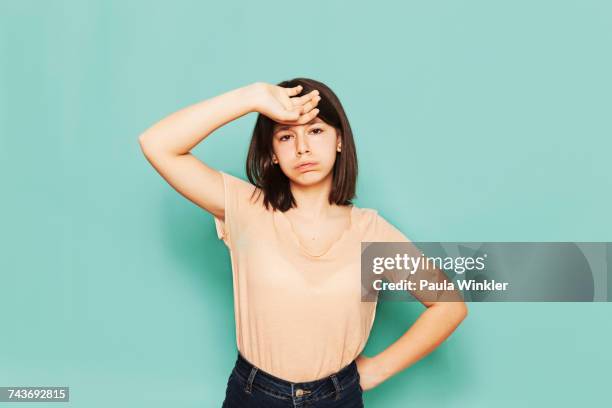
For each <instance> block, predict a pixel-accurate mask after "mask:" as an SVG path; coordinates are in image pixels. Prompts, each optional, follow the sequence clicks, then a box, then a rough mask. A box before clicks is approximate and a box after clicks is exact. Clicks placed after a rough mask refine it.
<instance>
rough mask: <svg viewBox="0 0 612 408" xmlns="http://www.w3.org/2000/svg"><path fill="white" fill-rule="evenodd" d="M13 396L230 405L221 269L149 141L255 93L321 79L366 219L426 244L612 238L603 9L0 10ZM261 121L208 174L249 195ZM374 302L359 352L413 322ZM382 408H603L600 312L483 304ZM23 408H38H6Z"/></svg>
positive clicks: (227, 293)
mask: <svg viewBox="0 0 612 408" xmlns="http://www.w3.org/2000/svg"><path fill="white" fill-rule="evenodd" d="M0 11H1V13H0V15H1V17H0V27H1V32H0V33H1V36H0V45H1V50H2V54H1V55H2V61H1V63H0V69H1V76H0V81H1V91H0V104H1V105H0V115H1V116H0V132H1V135H0V177H1V181H2V201H1V204H0V205H1V209H2V211H1V212H0V214H1V217H2V218H1V229H0V244H1V246H0V248H2V256H1V257H0V271H1V282H0V318H1V321H2V329H1V331H0V386H12V385H20V386H25V385H30V386H35V385H39V386H40V385H57V386H60V385H68V386H70V390H71V401H70V403H69V404H66V405H68V406H74V407H87V408H97V407H105V408H106V407H108V406H113V407H118V408H123V407H126V408H127V407H139V406H146V407H149V408H154V407H169V406H172V407H217V406H220V405H221V401H222V400H223V396H224V392H225V385H226V382H227V377H228V375H229V372H230V370H231V368H232V366H233V363H234V360H235V337H234V320H233V298H232V288H231V285H232V282H231V270H230V264H229V255H228V253H227V251H226V249H225V246H224V245H223V243H222V242H221V241H219V240H218V239H217V238H216V235H215V231H214V224H213V219H212V217H211V216H210V215H209V214H208V213H206V212H204V211H203V210H201V209H199V208H198V207H196V206H195V205H193V204H192V203H191V202H189V201H187V200H186V199H184V198H183V197H181V196H180V195H179V194H177V193H176V192H175V191H174V190H173V189H172V188H171V187H170V186H169V185H168V184H166V183H165V181H164V180H163V179H162V178H161V177H160V176H159V175H158V174H157V173H156V172H155V171H154V169H153V168H152V167H151V166H150V165H149V164H148V162H147V161H146V159H145V158H144V156H143V155H142V153H141V151H140V147H139V145H138V141H137V138H138V135H139V134H140V133H141V132H142V131H144V130H145V129H146V128H147V127H149V126H150V125H151V124H153V123H154V122H155V121H157V120H159V119H161V118H162V117H164V116H166V115H168V114H169V113H171V112H173V111H176V110H179V109H181V108H182V107H185V106H187V105H189V104H192V103H195V102H197V101H200V100H203V99H206V98H210V97H212V96H214V95H217V94H219V93H222V92H225V91H227V90H230V89H234V88H237V87H239V86H243V85H246V84H248V83H251V82H255V81H266V82H271V83H276V82H279V81H281V80H284V79H288V78H292V77H296V76H308V77H312V78H315V79H319V80H322V81H323V82H326V83H327V84H329V85H330V86H331V87H332V89H334V90H335V91H336V93H337V94H338V96H339V97H340V99H341V100H342V102H343V104H344V106H345V108H346V110H347V113H348V115H349V119H350V121H351V124H352V126H353V130H354V133H355V138H356V143H357V148H358V154H359V160H360V162H359V164H360V170H361V172H360V178H359V185H358V199H357V200H356V203H357V205H358V206H361V207H371V208H377V209H378V210H379V211H380V212H381V214H383V215H384V216H386V218H388V219H389V220H390V221H391V222H393V223H394V224H395V225H396V226H397V227H398V228H400V229H401V230H402V231H403V232H404V233H405V234H406V235H407V236H409V237H410V238H411V239H412V240H414V241H418V240H421V241H426V240H430V241H470V240H471V241H612V219H611V217H610V211H609V208H610V200H611V199H612V178H611V176H610V175H611V174H612V163H611V161H610V150H611V149H612V142H611V141H610V136H611V135H612V132H611V130H612V129H611V127H612V126H611V121H610V112H611V108H612V103H611V96H610V95H612V80H611V76H610V72H612V57H611V54H610V49H611V45H612V44H611V40H612V25H610V21H611V17H612V5H611V4H610V3H609V2H606V1H507V2H500V1H484V0H483V1H462V2H452V1H436V2H415V1H411V2H399V1H398V2H386V1H377V2H369V3H366V2H362V3H359V4H358V3H355V2H349V1H329V2H324V1H309V2H288V1H266V2H247V1H243V2H230V1H227V2H224V3H223V4H221V2H215V3H213V2H205V1H171V2H164V3H163V4H162V2H149V1H112V2H111V1H95V2H94V1H54V2H45V1H38V2H34V1H23V0H20V1H16V0H13V1H4V2H2V5H1V6H0ZM255 118H256V115H255V114H250V115H248V116H245V117H243V118H240V119H239V120H237V121H235V122H232V123H230V124H228V125H227V126H225V127H223V128H221V129H219V130H218V131H216V132H215V133H214V134H213V135H211V137H210V138H208V139H207V140H206V141H205V142H204V143H202V144H201V145H200V146H198V147H197V148H196V149H194V153H195V154H196V155H197V156H198V157H199V158H200V159H202V160H203V161H205V162H207V163H208V164H210V165H211V166H213V167H215V168H217V169H221V170H224V171H227V172H229V173H232V174H235V175H238V176H242V177H244V161H245V158H246V150H247V145H248V142H249V140H250V132H251V130H252V127H253V125H254V122H255ZM422 309H423V308H422V306H420V305H418V304H394V303H386V304H382V305H381V306H380V309H379V311H378V316H377V320H376V323H375V327H374V329H373V333H372V336H371V338H370V341H369V343H368V346H367V348H366V354H367V355H372V354H374V353H377V352H379V351H381V350H383V349H384V348H385V347H386V346H387V345H388V344H390V342H392V341H394V340H395V339H396V338H397V337H399V336H400V335H401V334H402V333H403V332H404V331H405V330H406V329H407V328H408V327H409V326H410V324H411V323H412V322H413V321H414V320H415V319H416V318H417V317H418V315H419V313H420V312H421V310H422ZM469 310H470V314H469V316H468V318H467V319H466V320H465V321H464V323H463V324H462V325H461V326H460V327H459V329H458V330H457V331H456V332H455V333H454V334H453V335H452V336H451V337H450V338H449V339H448V340H447V341H446V342H445V343H443V344H442V345H441V347H439V348H438V349H437V350H436V351H435V352H434V353H432V354H431V355H430V356H428V357H426V358H425V359H423V360H422V361H420V362H419V363H417V364H416V365H414V366H412V367H410V368H408V369H407V370H405V371H404V372H402V373H401V374H399V375H397V376H395V377H393V378H391V379H390V380H388V381H387V382H385V383H383V384H382V385H381V386H379V387H378V388H376V389H373V390H371V391H368V392H366V394H365V400H366V405H367V406H370V407H386V408H394V407H406V406H432V407H471V408H476V407H483V408H485V407H486V408H489V407H492V406H495V407H517V406H556V407H574V406H590V405H595V404H597V405H598V406H602V404H603V405H605V403H607V402H608V400H609V394H608V388H609V383H608V381H609V377H610V372H609V367H610V366H611V365H612V352H610V347H609V345H610V343H611V342H612V325H611V324H610V313H611V312H612V304H610V303H590V304H588V303H583V304H577V303H574V304H571V303H565V304H561V303H548V304H538V303H520V304H519V303H509V304H487V303H481V304H470V307H469ZM11 405H15V406H19V407H22V408H25V407H28V406H32V407H40V406H41V405H40V404H31V403H29V404H28V403H25V404H19V405H17V404H3V405H2V406H11Z"/></svg>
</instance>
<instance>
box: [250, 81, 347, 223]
mask: <svg viewBox="0 0 612 408" xmlns="http://www.w3.org/2000/svg"><path fill="white" fill-rule="evenodd" d="M277 85H278V86H282V87H284V88H293V87H295V86H298V85H302V91H301V92H300V95H306V94H307V93H309V92H311V91H313V90H315V89H316V90H318V91H319V96H320V97H321V100H320V101H319V103H318V105H317V108H318V109H319V113H318V114H317V117H318V118H320V119H321V120H323V121H324V122H325V123H327V124H328V125H330V126H333V127H334V128H335V129H336V132H339V134H340V140H341V143H342V152H336V161H335V163H334V167H333V169H332V174H333V179H332V188H331V191H330V194H329V203H330V204H337V205H350V204H352V203H351V200H352V199H353V198H354V197H355V187H356V184H357V151H356V148H355V142H354V140H353V132H352V130H351V125H350V124H349V121H348V118H347V116H346V113H345V112H344V108H343V107H342V104H341V103H340V100H339V99H338V97H337V96H336V94H335V93H334V91H332V90H331V89H330V88H329V87H328V86H327V85H325V84H323V83H322V82H319V81H315V80H314V79H309V78H294V79H291V80H288V81H282V82H280V83H278V84H277ZM275 124H276V122H275V121H273V120H272V119H270V118H268V117H267V116H265V115H262V114H261V113H260V114H259V115H258V116H257V122H256V123H255V128H254V129H253V135H252V137H251V144H250V146H249V152H248V155H247V162H246V174H247V177H248V178H249V181H250V182H251V183H252V184H254V185H255V186H257V187H259V188H260V189H261V191H262V192H263V194H264V200H263V203H264V205H265V207H266V209H267V208H269V206H272V208H273V209H274V210H277V209H278V210H281V211H283V212H285V211H287V210H288V209H290V208H292V207H295V205H296V202H295V199H294V197H293V194H291V189H290V187H289V178H288V177H287V176H286V175H285V173H283V171H282V170H281V168H280V166H278V165H274V164H273V163H272V132H273V129H274V125H275Z"/></svg>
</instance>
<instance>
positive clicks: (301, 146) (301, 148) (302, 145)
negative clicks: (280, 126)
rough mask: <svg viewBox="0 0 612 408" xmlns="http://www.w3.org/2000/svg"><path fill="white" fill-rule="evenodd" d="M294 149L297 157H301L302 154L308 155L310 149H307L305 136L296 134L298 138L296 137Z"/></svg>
mask: <svg viewBox="0 0 612 408" xmlns="http://www.w3.org/2000/svg"><path fill="white" fill-rule="evenodd" d="M295 149H296V153H297V155H298V156H301V155H303V154H304V153H310V148H309V147H308V143H307V141H306V136H305V135H303V134H302V135H299V134H298V136H297V137H296V145H295Z"/></svg>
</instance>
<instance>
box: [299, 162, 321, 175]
mask: <svg viewBox="0 0 612 408" xmlns="http://www.w3.org/2000/svg"><path fill="white" fill-rule="evenodd" d="M316 165H317V162H312V161H309V162H304V163H300V164H298V165H297V166H295V169H296V170H297V171H300V172H302V173H305V172H307V171H312V170H313V168H314V167H316Z"/></svg>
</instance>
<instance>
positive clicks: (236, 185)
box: [219, 171, 263, 206]
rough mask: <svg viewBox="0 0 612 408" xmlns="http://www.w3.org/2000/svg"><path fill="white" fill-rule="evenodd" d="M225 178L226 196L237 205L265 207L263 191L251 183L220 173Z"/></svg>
mask: <svg viewBox="0 0 612 408" xmlns="http://www.w3.org/2000/svg"><path fill="white" fill-rule="evenodd" d="M219 172H220V173H221V176H222V177H223V185H224V187H225V195H226V198H227V199H229V200H233V201H234V202H235V204H237V205H242V206H245V205H247V206H252V205H263V191H262V190H261V189H260V188H258V187H257V186H255V185H254V184H252V183H250V182H249V181H246V180H243V179H241V178H239V177H236V176H234V175H232V174H229V173H226V172H224V171H219Z"/></svg>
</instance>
